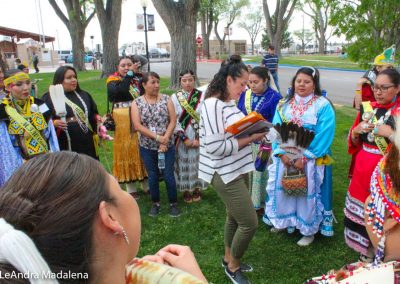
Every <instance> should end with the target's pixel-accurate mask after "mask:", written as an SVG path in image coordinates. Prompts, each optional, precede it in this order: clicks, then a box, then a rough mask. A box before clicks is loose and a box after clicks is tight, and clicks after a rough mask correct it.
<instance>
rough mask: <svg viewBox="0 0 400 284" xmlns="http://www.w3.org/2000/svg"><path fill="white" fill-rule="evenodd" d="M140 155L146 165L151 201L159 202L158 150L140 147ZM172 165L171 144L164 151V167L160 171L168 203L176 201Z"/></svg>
mask: <svg viewBox="0 0 400 284" xmlns="http://www.w3.org/2000/svg"><path fill="white" fill-rule="evenodd" d="M140 155H141V157H142V160H143V162H144V166H145V167H146V171H147V174H148V175H149V188H150V194H151V200H152V201H153V202H160V187H159V180H158V178H159V175H160V170H159V169H158V151H157V150H149V149H146V148H143V147H140ZM174 165H175V146H172V147H170V148H168V151H167V152H165V169H164V170H163V171H162V174H163V177H164V181H165V185H166V186H167V193H168V200H169V203H176V202H177V201H178V198H177V193H176V182H175V175H174Z"/></svg>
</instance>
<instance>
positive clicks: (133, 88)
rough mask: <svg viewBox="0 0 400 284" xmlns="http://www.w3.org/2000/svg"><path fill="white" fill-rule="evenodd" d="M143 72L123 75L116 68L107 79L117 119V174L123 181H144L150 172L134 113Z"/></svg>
mask: <svg viewBox="0 0 400 284" xmlns="http://www.w3.org/2000/svg"><path fill="white" fill-rule="evenodd" d="M137 76H139V74H135V75H134V76H129V75H126V76H125V77H121V75H120V74H119V73H118V72H115V73H114V74H112V75H111V76H109V77H108V79H107V92H108V100H109V102H111V103H112V104H113V112H112V116H113V119H114V121H115V133H114V159H113V175H114V176H115V177H116V178H117V179H118V182H120V183H130V182H134V181H141V180H143V179H144V178H146V177H147V172H146V169H145V167H144V164H143V161H142V159H141V157H140V151H139V139H138V133H137V132H136V131H133V126H132V125H131V117H130V106H131V104H132V101H133V100H134V99H135V98H137V97H139V95H140V92H139V77H137Z"/></svg>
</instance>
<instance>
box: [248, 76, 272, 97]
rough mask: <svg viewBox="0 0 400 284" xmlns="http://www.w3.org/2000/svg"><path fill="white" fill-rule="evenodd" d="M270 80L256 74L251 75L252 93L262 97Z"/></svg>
mask: <svg viewBox="0 0 400 284" xmlns="http://www.w3.org/2000/svg"><path fill="white" fill-rule="evenodd" d="M267 80H268V79H265V80H264V79H263V78H261V77H260V76H258V75H256V74H251V73H250V75H249V86H250V89H251V91H252V92H253V93H254V94H257V95H260V94H262V93H264V91H265V89H266V84H267V82H268V81H267Z"/></svg>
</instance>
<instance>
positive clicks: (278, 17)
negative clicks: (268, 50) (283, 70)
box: [262, 0, 298, 56]
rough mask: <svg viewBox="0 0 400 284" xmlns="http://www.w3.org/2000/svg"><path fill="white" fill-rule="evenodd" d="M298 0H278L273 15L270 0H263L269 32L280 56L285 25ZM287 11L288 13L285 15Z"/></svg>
mask: <svg viewBox="0 0 400 284" xmlns="http://www.w3.org/2000/svg"><path fill="white" fill-rule="evenodd" d="M297 1H298V0H282V1H278V2H277V6H276V8H275V12H274V14H273V16H271V15H270V12H269V6H268V0H263V2H262V4H263V11H264V17H265V23H266V30H267V34H268V37H269V38H270V41H271V43H272V44H273V45H274V47H275V53H276V54H278V56H280V55H281V46H282V40H283V38H282V37H283V33H284V32H285V27H287V25H288V23H289V20H290V18H291V17H292V15H293V11H294V8H295V5H296V2H297ZM270 2H271V1H270ZM289 4H290V7H289ZM286 12H287V14H286V16H285V13H286ZM273 21H275V22H273Z"/></svg>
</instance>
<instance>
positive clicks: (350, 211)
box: [344, 69, 400, 261]
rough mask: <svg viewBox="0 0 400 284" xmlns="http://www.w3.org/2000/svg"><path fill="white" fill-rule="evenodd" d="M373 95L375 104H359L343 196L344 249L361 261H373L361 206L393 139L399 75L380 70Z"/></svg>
mask: <svg viewBox="0 0 400 284" xmlns="http://www.w3.org/2000/svg"><path fill="white" fill-rule="evenodd" d="M373 91H374V96H375V100H376V101H375V102H363V103H362V105H361V108H360V111H359V113H358V114H357V117H356V120H355V121H354V124H353V126H352V127H351V129H350V134H349V137H348V151H349V154H353V153H356V152H358V153H357V156H356V159H355V164H354V172H353V177H352V179H351V181H350V186H349V189H348V192H347V196H346V203H345V210H344V211H345V219H344V224H345V231H344V234H345V240H346V243H347V245H348V246H349V247H351V248H352V249H354V250H355V251H357V252H359V253H360V260H362V261H372V260H373V249H372V246H371V243H370V240H369V237H368V234H367V231H366V230H365V224H364V203H365V200H366V198H367V197H368V195H369V186H370V177H371V175H372V172H373V170H374V169H375V167H376V165H377V164H378V162H379V160H380V159H381V158H382V156H383V154H384V153H385V151H386V149H387V147H388V145H389V144H390V143H391V140H392V138H393V132H394V131H393V129H394V119H393V116H394V114H397V113H398V111H399V110H400V99H399V92H400V74H399V73H398V72H397V71H396V70H395V69H386V70H383V71H382V72H381V73H379V75H378V77H377V79H376V82H375V85H374V87H373Z"/></svg>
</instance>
